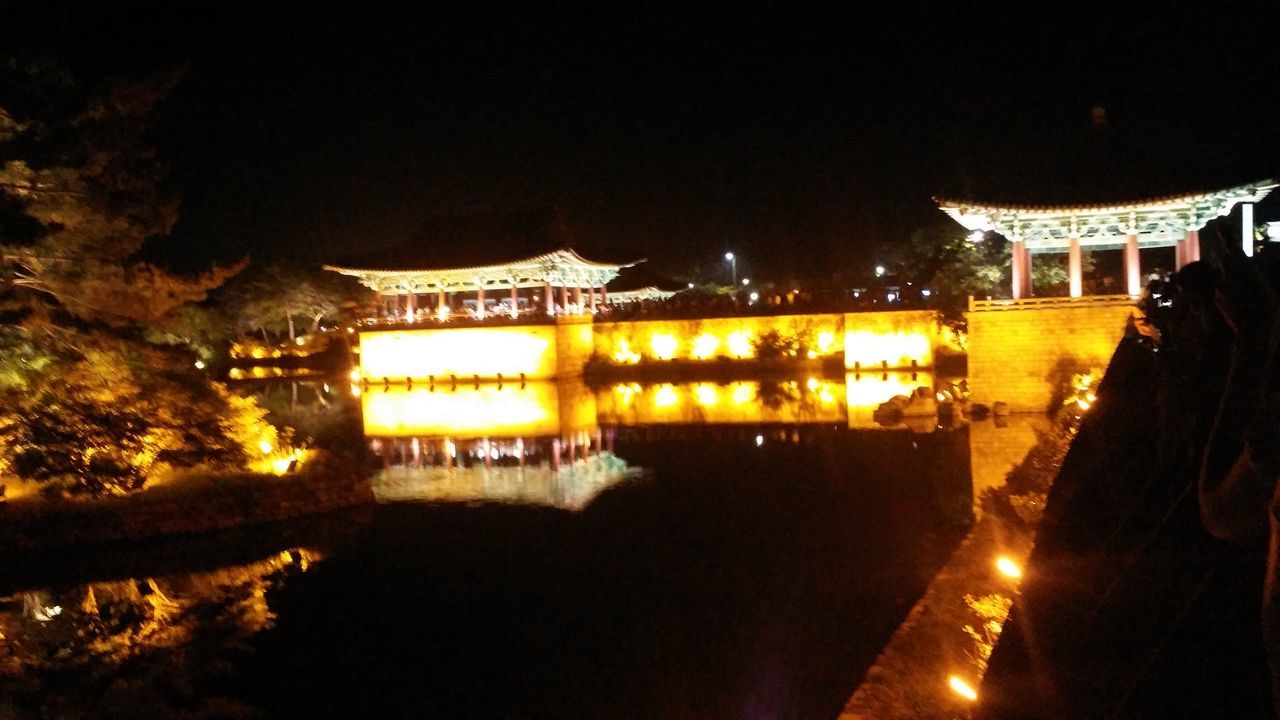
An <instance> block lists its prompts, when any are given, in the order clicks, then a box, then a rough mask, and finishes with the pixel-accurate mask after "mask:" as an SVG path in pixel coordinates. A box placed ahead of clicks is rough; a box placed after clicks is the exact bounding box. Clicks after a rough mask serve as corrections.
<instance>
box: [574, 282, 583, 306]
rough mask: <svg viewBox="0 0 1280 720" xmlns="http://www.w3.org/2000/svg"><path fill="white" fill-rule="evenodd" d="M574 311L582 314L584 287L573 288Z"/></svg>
mask: <svg viewBox="0 0 1280 720" xmlns="http://www.w3.org/2000/svg"><path fill="white" fill-rule="evenodd" d="M573 311H574V312H575V313H580V312H582V286H581V285H574V286H573Z"/></svg>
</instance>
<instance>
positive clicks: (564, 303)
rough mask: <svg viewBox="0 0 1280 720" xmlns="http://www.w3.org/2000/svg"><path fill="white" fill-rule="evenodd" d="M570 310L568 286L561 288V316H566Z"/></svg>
mask: <svg viewBox="0 0 1280 720" xmlns="http://www.w3.org/2000/svg"><path fill="white" fill-rule="evenodd" d="M568 309H569V287H568V286H567V285H561V286H560V314H561V315H564V314H565V313H567V312H568Z"/></svg>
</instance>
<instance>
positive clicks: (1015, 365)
mask: <svg viewBox="0 0 1280 720" xmlns="http://www.w3.org/2000/svg"><path fill="white" fill-rule="evenodd" d="M1132 309H1133V308H1132V302H1130V301H1128V300H1127V299H1126V300H1119V299H1117V300H1114V301H1100V300H1099V299H1097V298H1094V299H1091V300H1090V301H1088V302H1081V303H1076V304H1073V303H1069V302H1063V303H1056V304H1045V305H1034V304H1029V305H1026V306H1016V307H1009V306H1006V307H995V308H976V309H972V310H970V312H969V391H970V392H969V396H970V397H971V398H972V399H973V400H975V401H976V402H981V403H987V404H991V403H994V402H998V401H1003V402H1006V403H1008V404H1009V408H1010V409H1011V410H1013V411H1014V412H1044V411H1045V410H1046V409H1048V407H1049V403H1050V402H1051V400H1052V399H1053V397H1054V394H1055V393H1056V392H1057V391H1058V390H1059V388H1060V387H1061V383H1062V382H1064V381H1066V380H1069V379H1070V374H1071V373H1072V372H1080V371H1082V370H1085V369H1088V368H1094V367H1098V368H1105V367H1106V365H1107V363H1108V362H1110V360H1111V354H1112V353H1113V352H1114V351H1115V348H1116V345H1117V344H1118V343H1119V342H1120V338H1121V337H1123V335H1124V327H1125V320H1126V318H1127V317H1129V314H1130V312H1131V311H1132Z"/></svg>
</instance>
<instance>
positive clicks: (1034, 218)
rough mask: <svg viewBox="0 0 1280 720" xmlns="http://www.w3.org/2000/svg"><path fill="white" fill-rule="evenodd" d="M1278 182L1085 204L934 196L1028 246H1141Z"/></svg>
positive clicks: (973, 225)
mask: <svg viewBox="0 0 1280 720" xmlns="http://www.w3.org/2000/svg"><path fill="white" fill-rule="evenodd" d="M1278 185H1280V183H1278V182H1277V181H1276V180H1271V179H1268V180H1261V181H1258V182H1256V183H1251V184H1248V185H1237V186H1235V187H1230V188H1226V189H1223V190H1215V191H1211V192H1197V193H1187V194H1183V195H1168V196H1163V197H1155V198H1149V199H1145V200H1133V201H1128V202H1121V203H1103V204H1088V205H1019V204H1007V203H986V202H979V201H973V200H958V199H953V198H945V197H936V198H934V201H935V202H936V203H937V204H938V207H939V208H940V209H941V210H942V211H943V212H945V213H946V214H947V215H950V216H951V218H952V219H953V220H955V221H956V222H958V223H960V225H962V226H964V227H965V228H967V229H969V230H978V231H983V232H998V233H1000V234H1001V235H1004V236H1005V237H1007V238H1009V239H1018V240H1023V241H1025V242H1026V243H1027V247H1028V248H1031V249H1041V250H1049V249H1061V248H1065V247H1066V246H1067V244H1068V242H1069V240H1070V238H1072V237H1077V238H1079V239H1080V243H1081V244H1082V245H1086V246H1088V245H1094V246H1108V245H1116V244H1120V243H1123V242H1124V237H1125V236H1126V235H1129V234H1135V235H1137V236H1138V242H1139V244H1140V245H1142V246H1144V247H1159V246H1166V245H1172V244H1174V243H1175V242H1177V241H1178V240H1179V239H1181V238H1182V237H1184V236H1185V235H1186V233H1187V231H1189V230H1199V229H1200V228H1202V227H1204V226H1205V224H1206V223H1208V222H1209V221H1210V220H1213V219H1214V218H1217V217H1221V216H1224V215H1227V214H1228V213H1230V212H1231V209H1232V208H1233V207H1235V206H1236V205H1237V204H1239V203H1242V202H1259V201H1261V200H1262V199H1263V198H1265V197H1266V196H1267V195H1268V194H1269V193H1270V192H1271V191H1272V190H1274V189H1275V188H1276V187H1277V186H1278Z"/></svg>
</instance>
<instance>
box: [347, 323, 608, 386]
mask: <svg viewBox="0 0 1280 720" xmlns="http://www.w3.org/2000/svg"><path fill="white" fill-rule="evenodd" d="M558 327H559V326H556V325H521V326H515V327H473V328H439V329H423V330H383V331H373V332H362V333H360V372H361V375H362V376H363V377H364V378H365V379H367V380H370V381H372V382H377V381H379V380H381V379H382V378H389V379H391V380H392V381H396V382H399V381H403V380H404V379H405V378H413V379H417V380H425V379H427V378H428V377H431V376H435V378H436V379H437V380H441V379H444V378H448V377H449V376H450V375H457V376H458V377H459V378H469V377H471V376H473V375H479V376H480V377H482V378H495V377H497V376H498V375H502V376H503V377H508V378H516V377H519V376H520V374H521V373H524V374H525V376H526V377H528V378H538V379H549V378H553V377H555V376H556V373H557V360H558V353H557V342H558V341H560V340H562V339H563V340H572V339H573V338H571V337H563V338H562V336H561V333H560V332H559V331H558ZM573 327H576V328H579V329H580V328H581V326H580V325H575V326H573ZM590 330H591V328H590V326H589V325H588V326H587V328H586V332H587V334H588V337H589V334H590Z"/></svg>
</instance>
